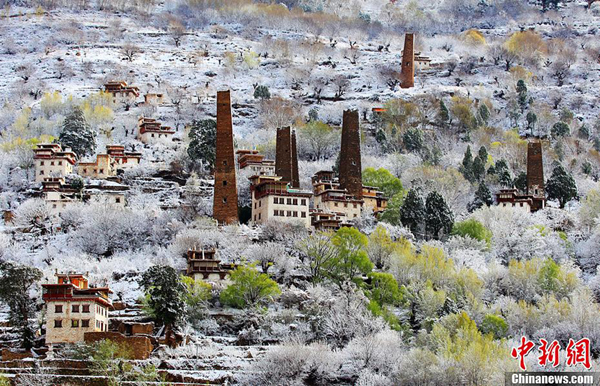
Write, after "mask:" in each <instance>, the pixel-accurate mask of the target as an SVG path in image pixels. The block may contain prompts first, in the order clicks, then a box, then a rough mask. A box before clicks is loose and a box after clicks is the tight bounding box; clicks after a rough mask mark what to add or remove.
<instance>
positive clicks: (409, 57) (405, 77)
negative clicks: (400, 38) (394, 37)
mask: <svg viewBox="0 0 600 386" xmlns="http://www.w3.org/2000/svg"><path fill="white" fill-rule="evenodd" d="M400 87H402V88H411V87H415V35H414V34H412V33H407V34H406V35H405V37H404V52H403V54H402V67H401V70H400Z"/></svg>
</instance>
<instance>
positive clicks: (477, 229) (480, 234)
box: [452, 219, 492, 245]
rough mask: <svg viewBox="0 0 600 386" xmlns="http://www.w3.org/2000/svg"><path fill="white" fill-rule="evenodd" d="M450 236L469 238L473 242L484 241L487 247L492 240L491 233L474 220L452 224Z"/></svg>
mask: <svg viewBox="0 0 600 386" xmlns="http://www.w3.org/2000/svg"><path fill="white" fill-rule="evenodd" d="M452 234H453V235H457V236H462V237H466V236H468V237H470V238H472V239H475V240H479V241H485V242H486V243H487V244H488V245H489V244H490V242H491V240H492V232H491V231H490V230H489V229H487V228H486V227H485V226H484V225H483V224H482V223H480V222H479V221H477V220H475V219H469V220H465V221H461V222H457V223H455V224H454V227H453V228H452Z"/></svg>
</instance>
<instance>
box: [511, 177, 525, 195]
mask: <svg viewBox="0 0 600 386" xmlns="http://www.w3.org/2000/svg"><path fill="white" fill-rule="evenodd" d="M513 184H514V186H515V188H517V189H518V190H519V192H521V193H527V173H525V172H521V173H520V174H519V175H518V176H517V178H515V180H514V182H513Z"/></svg>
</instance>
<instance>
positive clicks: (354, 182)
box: [339, 110, 362, 199]
mask: <svg viewBox="0 0 600 386" xmlns="http://www.w3.org/2000/svg"><path fill="white" fill-rule="evenodd" d="M339 174H340V187H341V188H342V189H346V190H347V191H348V193H349V194H351V195H352V196H354V197H356V198H358V199H361V198H362V165H361V155H360V130H359V122H358V110H346V111H344V121H343V123H342V148H341V150H340V167H339Z"/></svg>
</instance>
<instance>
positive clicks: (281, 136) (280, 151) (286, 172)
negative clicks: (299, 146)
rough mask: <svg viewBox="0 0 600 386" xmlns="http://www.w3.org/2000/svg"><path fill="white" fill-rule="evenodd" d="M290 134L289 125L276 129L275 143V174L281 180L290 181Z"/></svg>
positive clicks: (291, 175) (291, 174)
mask: <svg viewBox="0 0 600 386" xmlns="http://www.w3.org/2000/svg"><path fill="white" fill-rule="evenodd" d="M292 169H293V167H292V135H291V130H290V128H289V127H284V128H282V129H277V143H276V145H275V174H276V175H278V176H280V177H281V180H282V181H285V182H292V178H293V173H292V171H293V170H292Z"/></svg>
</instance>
